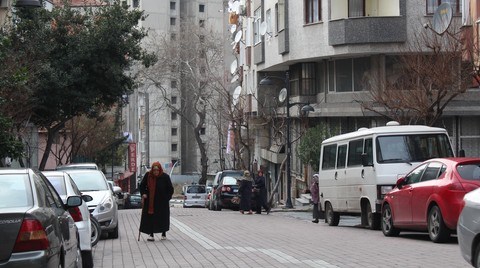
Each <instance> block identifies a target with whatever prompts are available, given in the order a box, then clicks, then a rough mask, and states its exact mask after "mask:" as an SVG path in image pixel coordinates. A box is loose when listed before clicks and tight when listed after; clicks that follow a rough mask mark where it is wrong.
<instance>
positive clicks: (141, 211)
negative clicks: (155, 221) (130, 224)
mask: <svg viewBox="0 0 480 268" xmlns="http://www.w3.org/2000/svg"><path fill="white" fill-rule="evenodd" d="M143 200H144V199H143V195H142V201H141V202H142V209H141V210H140V213H141V214H140V223H141V222H142V214H143ZM137 241H140V225H139V226H138V239H137Z"/></svg>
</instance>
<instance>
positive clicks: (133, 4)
mask: <svg viewBox="0 0 480 268" xmlns="http://www.w3.org/2000/svg"><path fill="white" fill-rule="evenodd" d="M139 6H140V0H133V3H132V7H133V8H137V7H139Z"/></svg>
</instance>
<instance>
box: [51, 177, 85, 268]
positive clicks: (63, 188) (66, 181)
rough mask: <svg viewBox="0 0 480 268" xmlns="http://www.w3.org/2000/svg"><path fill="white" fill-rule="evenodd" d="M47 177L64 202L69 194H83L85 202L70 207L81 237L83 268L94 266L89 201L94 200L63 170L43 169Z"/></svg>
mask: <svg viewBox="0 0 480 268" xmlns="http://www.w3.org/2000/svg"><path fill="white" fill-rule="evenodd" d="M42 173H43V175H45V177H47V179H48V180H49V181H50V183H51V184H52V185H53V187H54V188H55V190H56V191H57V193H58V194H59V195H60V198H62V201H63V203H66V202H67V198H68V197H69V196H82V199H83V202H82V204H81V205H80V206H78V207H75V208H71V209H69V212H70V214H71V215H72V217H73V219H74V220H75V225H77V228H78V234H79V237H80V241H79V242H80V249H81V250H82V262H83V268H89V267H93V254H92V240H91V238H92V223H91V221H90V212H89V211H88V206H87V202H89V201H92V199H93V198H92V197H91V196H89V195H82V193H81V191H80V190H79V189H78V187H77V185H76V184H75V182H74V181H73V180H72V178H71V177H70V176H69V175H68V174H67V173H65V172H63V171H43V172H42Z"/></svg>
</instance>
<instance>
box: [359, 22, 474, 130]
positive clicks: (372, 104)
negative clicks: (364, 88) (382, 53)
mask: <svg viewBox="0 0 480 268" xmlns="http://www.w3.org/2000/svg"><path fill="white" fill-rule="evenodd" d="M450 29H458V27H454V26H453V25H452V26H451V27H450ZM461 37H462V35H461V32H452V30H449V31H447V32H446V33H444V34H443V35H438V34H436V33H434V32H433V31H431V30H428V29H427V30H425V31H422V32H418V33H416V34H415V38H414V39H413V41H412V43H410V45H408V47H407V49H405V50H404V51H401V55H399V56H397V57H396V58H395V60H394V61H393V62H391V63H390V66H389V67H390V68H389V69H386V72H385V73H383V72H382V71H380V70H382V68H379V70H378V71H377V72H375V73H372V74H371V75H370V76H369V77H366V81H367V82H368V83H367V84H368V87H369V88H370V93H371V97H372V101H365V100H363V101H361V103H362V107H363V108H364V109H366V110H368V111H373V112H375V113H377V114H380V115H382V116H385V117H387V118H389V119H392V120H396V121H399V122H401V123H403V124H425V125H429V126H431V125H434V124H435V123H436V122H437V120H438V119H439V118H440V117H441V116H442V114H443V111H444V109H445V108H446V107H447V105H448V104H449V103H450V102H451V101H452V100H453V99H455V98H456V97H457V96H459V95H460V94H462V93H464V92H465V91H466V90H467V88H468V87H469V86H471V85H472V81H473V78H472V72H473V71H474V68H473V61H472V60H471V58H470V57H465V56H466V52H467V53H469V52H468V51H467V50H465V44H466V40H465V39H463V38H461Z"/></svg>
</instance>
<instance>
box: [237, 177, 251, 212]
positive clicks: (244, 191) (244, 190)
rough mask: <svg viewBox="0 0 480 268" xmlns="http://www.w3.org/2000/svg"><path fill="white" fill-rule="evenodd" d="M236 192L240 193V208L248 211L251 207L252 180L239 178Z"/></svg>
mask: <svg viewBox="0 0 480 268" xmlns="http://www.w3.org/2000/svg"><path fill="white" fill-rule="evenodd" d="M238 194H239V195H240V197H241V198H240V210H246V211H249V210H251V209H252V207H251V206H252V181H251V180H245V179H244V180H241V181H240V186H239V187H238Z"/></svg>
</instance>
